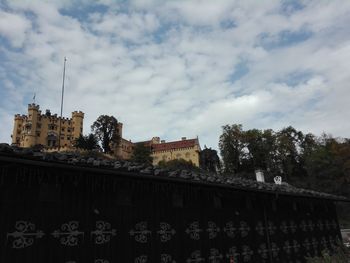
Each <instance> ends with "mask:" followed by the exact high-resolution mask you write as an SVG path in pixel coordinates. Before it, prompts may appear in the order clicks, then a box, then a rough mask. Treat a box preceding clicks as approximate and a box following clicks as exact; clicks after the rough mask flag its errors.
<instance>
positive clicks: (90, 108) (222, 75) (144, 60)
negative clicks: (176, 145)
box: [0, 0, 350, 147]
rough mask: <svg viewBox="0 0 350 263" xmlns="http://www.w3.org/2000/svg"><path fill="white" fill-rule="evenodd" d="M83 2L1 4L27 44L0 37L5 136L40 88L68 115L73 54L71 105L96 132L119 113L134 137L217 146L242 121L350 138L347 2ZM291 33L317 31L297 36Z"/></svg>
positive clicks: (42, 99) (40, 97)
mask: <svg viewBox="0 0 350 263" xmlns="http://www.w3.org/2000/svg"><path fill="white" fill-rule="evenodd" d="M74 3H75V4H72V2H69V1H65V2H61V1H55V2H50V3H49V2H44V1H36V2H26V1H14V2H8V8H7V9H6V11H1V14H2V15H1V16H0V17H1V18H0V35H1V36H2V37H4V38H6V39H7V40H8V41H9V43H11V45H12V47H17V48H18V47H20V48H21V49H20V50H16V49H15V50H13V49H11V48H9V47H7V46H6V45H2V44H3V43H4V42H1V40H0V51H2V54H3V59H2V61H1V62H0V77H1V79H2V80H0V83H1V85H2V86H3V87H5V89H3V90H1V91H0V93H1V94H4V96H5V98H6V102H5V103H2V105H1V106H0V114H1V116H5V117H4V118H5V119H6V120H7V121H6V125H5V126H3V128H2V130H1V134H0V139H1V141H7V142H8V141H9V140H10V139H9V136H8V134H9V133H11V130H12V118H9V116H12V115H13V114H15V113H25V111H26V104H27V103H28V102H30V100H31V97H32V94H33V92H36V93H37V101H38V103H40V105H41V107H42V109H45V108H50V109H51V110H52V111H53V112H59V105H60V88H61V81H62V64H63V57H64V56H67V57H68V61H67V79H66V91H65V107H64V112H65V114H66V115H70V114H69V112H71V111H74V110H83V111H84V112H85V113H86V115H85V116H86V118H85V126H84V128H85V132H86V133H87V132H89V131H90V125H91V124H92V122H93V121H94V120H95V119H96V118H97V117H98V116H99V115H100V114H109V115H114V116H116V117H117V118H118V119H119V120H120V121H122V122H124V136H125V137H126V138H130V139H132V140H143V139H148V138H150V137H152V136H161V137H165V138H166V139H167V140H173V139H178V138H180V137H182V136H187V137H193V136H196V135H199V138H200V140H201V142H202V145H204V144H206V145H207V146H211V147H217V143H218V137H219V135H220V132H221V126H222V125H225V124H232V123H243V124H244V126H245V127H247V128H274V129H279V128H281V127H283V126H288V125H294V126H295V127H296V128H297V129H298V128H299V129H302V130H304V131H305V132H308V131H312V132H315V133H317V134H320V133H321V132H322V131H326V132H330V133H333V134H334V135H339V136H347V137H349V135H348V130H349V128H350V124H349V123H348V121H347V120H348V119H349V115H350V111H349V110H348V102H347V98H348V97H349V95H350V94H349V93H350V91H349V90H348V88H347V84H348V83H349V77H348V68H349V61H350V60H349V59H350V39H349V37H348V36H349V29H348V27H347V25H348V24H349V22H350V18H349V16H348V15H347V14H348V12H349V11H350V4H348V3H347V2H346V1H332V2H319V1H305V2H303V5H304V8H303V9H295V10H294V9H289V11H286V12H285V13H283V12H281V9H282V4H281V2H280V1H264V3H263V4H257V3H256V1H243V2H242V1H229V0H228V1H226V0H225V1H224V0H223V1H220V2H215V3H214V2H211V1H201V0H193V1H166V2H163V1H131V2H127V3H124V2H123V3H121V2H116V1H109V0H104V1H99V4H103V5H105V9H104V10H103V11H102V10H101V9H99V8H97V7H96V5H98V3H96V2H92V1H87V0H86V1H75V2H74ZM77 3H80V4H77ZM92 6H95V7H96V8H92ZM88 7H90V9H89V8H88ZM316 11H317V12H316ZM28 14H29V15H28ZM3 17H9V19H5V21H7V22H6V23H7V24H4V23H2V22H1V21H4V20H3ZM9 21H13V23H10V24H9ZM11 28H12V29H11ZM14 32H16V33H14ZM282 32H289V33H295V34H296V35H297V34H298V33H300V32H307V33H308V35H307V37H305V38H303V39H297V37H295V39H291V40H293V41H294V42H293V41H291V42H290V43H289V42H288V39H287V40H286V39H283V37H282V36H283V34H282ZM291 35H292V34H291ZM264 37H265V38H266V39H267V40H266V42H265V43H263V41H262V38H264ZM287 37H289V36H287ZM291 37H293V36H291ZM283 41H287V42H283ZM281 43H283V45H282V44H281ZM264 44H266V46H264ZM269 45H271V46H269ZM243 66H244V67H245V69H242V67H243ZM5 131H8V132H7V133H6V132H5ZM6 134H7V135H6Z"/></svg>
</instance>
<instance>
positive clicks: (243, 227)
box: [238, 221, 250, 237]
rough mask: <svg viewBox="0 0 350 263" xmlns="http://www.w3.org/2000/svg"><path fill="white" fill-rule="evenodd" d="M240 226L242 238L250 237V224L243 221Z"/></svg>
mask: <svg viewBox="0 0 350 263" xmlns="http://www.w3.org/2000/svg"><path fill="white" fill-rule="evenodd" d="M239 224H240V227H239V229H238V230H239V231H240V232H241V237H246V236H248V234H249V231H250V227H249V226H248V224H247V223H246V222H245V221H241V222H240V223H239Z"/></svg>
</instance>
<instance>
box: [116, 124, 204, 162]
mask: <svg viewBox="0 0 350 263" xmlns="http://www.w3.org/2000/svg"><path fill="white" fill-rule="evenodd" d="M116 132H117V135H118V137H119V138H120V141H119V144H115V145H113V146H112V149H113V155H114V156H116V157H117V158H120V159H123V160H128V159H131V157H132V154H133V150H134V148H135V144H139V143H142V144H144V145H145V146H147V147H150V148H151V152H152V154H151V156H152V158H153V165H158V164H159V162H160V161H166V162H168V161H171V160H175V159H184V160H186V161H191V162H192V163H193V164H194V165H195V166H197V167H199V162H200V161H199V159H200V151H201V148H200V144H199V140H198V138H194V139H187V138H186V137H182V138H181V140H179V141H171V142H165V141H164V140H160V138H159V137H153V138H152V139H151V140H149V141H142V142H135V143H133V142H131V141H130V140H126V139H124V138H123V124H122V123H120V122H119V123H118V126H117V130H116Z"/></svg>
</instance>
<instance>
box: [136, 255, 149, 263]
mask: <svg viewBox="0 0 350 263" xmlns="http://www.w3.org/2000/svg"><path fill="white" fill-rule="evenodd" d="M147 260H148V257H147V256H146V255H141V256H139V257H137V258H135V261H134V262H135V263H146V262H147Z"/></svg>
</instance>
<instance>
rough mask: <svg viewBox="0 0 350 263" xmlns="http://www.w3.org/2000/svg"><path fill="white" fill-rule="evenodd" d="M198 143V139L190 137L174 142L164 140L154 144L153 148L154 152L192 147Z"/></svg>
mask: <svg viewBox="0 0 350 263" xmlns="http://www.w3.org/2000/svg"><path fill="white" fill-rule="evenodd" d="M197 144H198V140H197V139H188V140H181V141H174V142H163V143H156V144H152V149H153V151H154V152H159V151H170V150H174V149H183V148H191V147H194V146H195V145H197Z"/></svg>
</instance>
